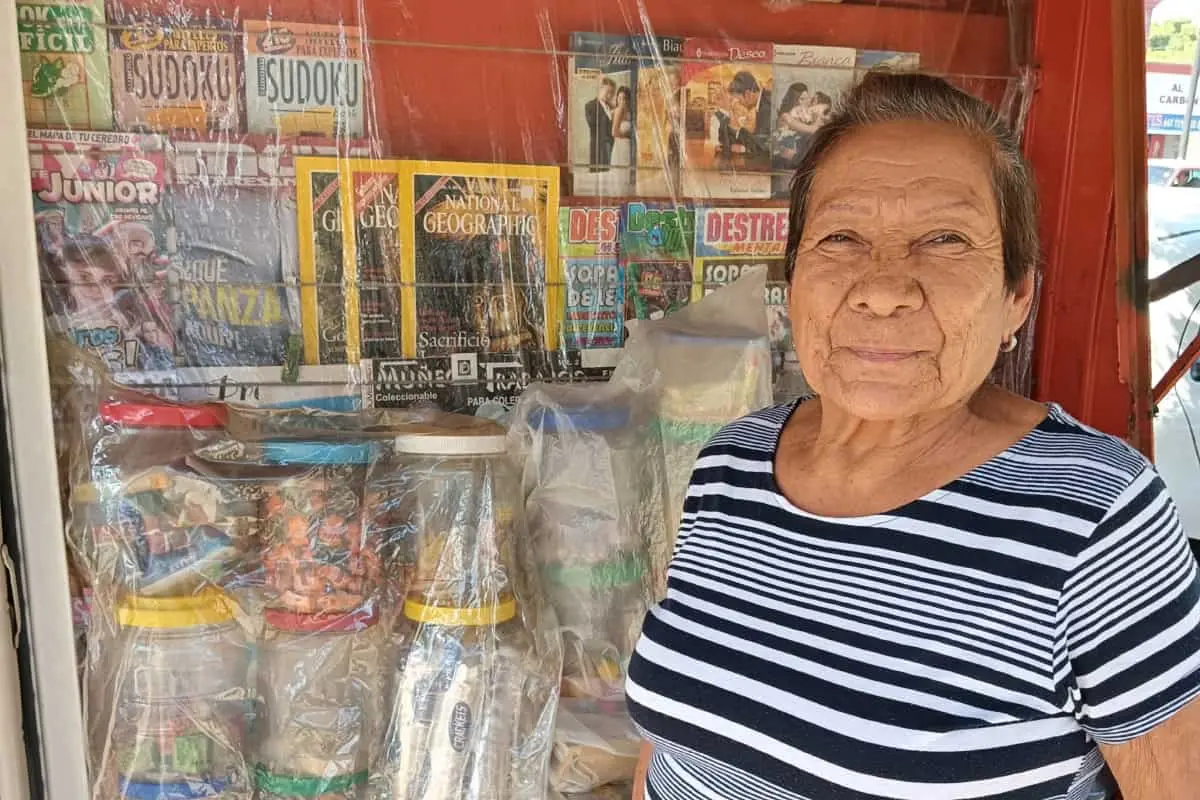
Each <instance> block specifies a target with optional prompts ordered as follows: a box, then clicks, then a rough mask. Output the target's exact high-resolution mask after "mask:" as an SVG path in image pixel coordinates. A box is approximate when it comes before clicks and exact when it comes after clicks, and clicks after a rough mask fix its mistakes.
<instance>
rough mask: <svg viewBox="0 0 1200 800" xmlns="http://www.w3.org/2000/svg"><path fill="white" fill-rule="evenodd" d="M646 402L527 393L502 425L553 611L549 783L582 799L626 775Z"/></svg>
mask: <svg viewBox="0 0 1200 800" xmlns="http://www.w3.org/2000/svg"><path fill="white" fill-rule="evenodd" d="M648 399H650V398H649V397H648V396H646V395H638V394H635V393H633V392H629V391H627V390H625V389H624V388H623V387H622V386H621V385H620V384H618V383H615V382H613V383H610V384H605V385H602V386H601V385H596V386H569V385H561V384H559V385H555V384H534V385H533V386H531V387H529V389H528V390H526V392H525V394H524V395H523V396H522V398H521V401H520V403H519V404H518V405H517V408H516V411H515V413H514V415H513V421H512V424H511V426H510V432H509V436H510V441H511V443H512V445H511V447H512V451H513V453H514V456H515V457H516V458H518V459H519V460H520V462H521V464H522V465H523V476H524V478H523V484H524V495H525V507H526V512H527V515H528V517H529V526H530V534H531V537H532V542H533V552H534V554H535V558H536V560H537V567H538V570H539V571H540V573H541V576H542V584H543V586H544V589H545V591H546V594H547V597H548V599H549V602H550V604H551V605H552V606H553V607H554V610H555V612H556V613H557V617H558V622H559V625H560V628H559V632H560V634H561V637H562V646H563V672H562V696H563V699H562V701H561V703H560V706H559V716H558V720H557V724H556V728H555V743H554V763H553V769H552V772H551V780H550V784H551V786H552V787H553V788H554V789H557V790H561V791H572V792H580V791H585V790H590V789H593V788H596V787H598V786H602V785H605V784H609V783H614V782H619V781H628V780H629V779H631V778H632V777H633V767H634V765H635V763H636V758H637V747H638V745H637V736H636V734H634V733H633V730H632V724H631V722H630V721H629V718H628V715H627V713H626V711H625V707H624V683H625V674H626V670H627V668H628V665H629V659H630V657H631V656H632V654H633V647H634V644H635V643H636V641H637V637H638V634H639V632H640V631H641V625H642V620H643V618H644V617H645V614H646V611H647V610H648V608H649V605H650V596H651V582H650V581H651V576H650V563H649V551H648V547H647V541H646V538H645V536H644V533H643V526H642V524H641V523H642V518H641V514H640V511H639V505H640V502H641V494H642V491H643V489H644V488H647V487H652V486H655V485H656V484H655V482H653V481H644V480H643V478H644V477H646V476H645V471H644V465H643V464H642V458H643V456H644V453H645V443H646V440H647V437H648V436H649V435H651V433H652V430H653V428H652V419H651V418H650V415H649V413H648V412H649V404H648V403H647V400H648Z"/></svg>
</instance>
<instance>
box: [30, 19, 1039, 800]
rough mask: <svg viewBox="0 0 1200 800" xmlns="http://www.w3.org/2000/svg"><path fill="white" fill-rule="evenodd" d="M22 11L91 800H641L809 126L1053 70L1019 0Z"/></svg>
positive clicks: (791, 385) (1013, 104) (763, 388)
mask: <svg viewBox="0 0 1200 800" xmlns="http://www.w3.org/2000/svg"><path fill="white" fill-rule="evenodd" d="M16 5H17V12H18V23H19V24H18V31H17V34H18V36H19V45H20V48H21V52H22V78H23V82H24V86H25V94H26V104H25V105H26V108H25V112H26V119H27V120H28V123H29V126H30V131H29V142H28V147H29V159H30V166H31V173H32V184H31V186H30V187H29V188H30V191H31V193H32V196H33V203H34V211H35V218H34V220H33V221H32V224H33V225H34V226H35V228H36V232H37V241H38V269H39V273H40V277H41V280H42V285H43V301H44V302H43V306H44V311H45V320H46V330H47V331H48V333H49V334H50V335H51V337H50V343H51V347H50V354H51V363H50V365H49V367H50V375H51V378H52V384H53V390H54V396H55V409H54V412H55V416H54V419H55V424H56V430H57V435H58V441H57V448H58V450H57V452H58V456H59V462H60V469H61V477H62V483H61V493H60V494H61V498H62V502H63V505H64V508H65V509H66V510H67V512H68V513H67V518H68V527H67V531H66V532H65V534H66V535H65V538H66V542H67V545H68V552H69V556H70V560H71V567H72V576H73V585H72V586H71V587H70V591H71V592H72V596H73V599H74V601H75V605H74V608H75V609H76V612H77V626H76V632H77V636H78V638H79V640H80V650H81V663H82V665H83V666H82V672H83V676H82V678H83V680H84V683H85V687H86V691H85V696H86V698H87V707H86V709H84V713H85V714H86V717H87V723H88V731H89V742H88V746H89V761H90V767H91V770H92V775H91V778H92V784H93V795H94V797H95V798H96V800H101V798H103V800H110V798H114V797H127V798H141V797H146V798H151V797H153V798H156V800H159V799H160V798H170V800H176V798H185V797H193V796H221V797H233V798H237V797H246V798H252V797H253V798H272V799H273V798H288V799H289V800H293V798H301V797H322V798H327V800H328V799H330V798H337V799H338V800H351V798H352V799H353V800H371V799H373V798H379V800H443V798H444V799H445V800H451V798H453V800H458V798H459V797H461V798H464V800H465V799H466V798H470V799H471V800H524V799H525V798H537V800H541V798H543V797H547V798H551V797H553V798H556V800H557V798H558V797H578V798H581V799H582V798H589V797H590V798H593V799H594V800H609V798H617V797H620V798H625V797H628V795H629V791H630V789H629V786H628V780H629V777H630V775H631V774H632V764H633V762H634V760H635V758H636V747H635V745H636V736H635V734H634V732H633V731H632V730H631V729H630V728H629V726H628V719H627V717H626V716H625V714H624V711H623V707H622V704H623V697H622V690H621V687H622V683H623V680H624V677H625V669H626V665H627V663H628V659H629V657H630V651H631V648H632V646H633V642H634V641H635V640H636V638H637V635H638V631H639V628H640V622H641V619H642V617H643V615H644V610H645V607H646V605H647V603H649V602H651V601H653V600H654V599H656V598H659V597H661V596H662V594H663V592H664V589H665V581H666V567H667V563H668V561H669V559H670V555H671V550H672V543H673V541H674V538H675V534H676V531H677V529H678V525H679V521H680V516H681V513H682V509H683V503H684V492H685V488H686V485H687V482H688V478H689V476H690V473H691V470H692V468H693V466H694V462H695V458H696V455H697V453H698V452H699V450H700V448H701V447H702V446H703V445H704V444H705V443H706V442H707V441H708V440H709V439H710V438H711V436H712V435H713V434H714V433H715V432H716V431H717V430H718V429H719V428H720V426H721V425H723V424H724V423H726V422H728V421H729V420H732V419H734V418H736V417H737V416H740V415H742V414H744V413H746V412H749V411H752V410H754V409H756V408H759V407H762V406H764V405H767V404H769V403H770V402H772V400H774V401H779V402H781V401H786V400H789V399H791V398H794V397H796V396H798V395H801V394H806V393H808V392H809V388H808V386H807V384H806V382H805V380H804V376H803V374H802V372H801V370H800V368H799V362H798V360H797V358H796V356H795V353H794V352H793V342H792V336H791V331H790V328H789V321H788V307H789V301H790V294H789V292H790V289H789V287H788V286H787V285H786V282H785V280H784V275H785V272H786V270H785V264H784V250H785V244H786V239H787V229H788V226H789V225H790V223H791V220H790V218H789V214H788V202H789V201H788V190H789V186H790V179H791V174H792V170H793V169H794V168H795V165H796V164H797V163H798V162H799V159H800V158H801V157H802V156H803V154H804V152H805V149H806V148H807V147H808V143H809V142H810V140H811V137H812V135H813V133H814V132H815V131H816V130H817V129H819V127H820V126H821V125H822V124H823V123H824V121H825V120H826V119H827V118H828V115H829V114H830V113H831V111H832V109H834V108H836V105H837V102H838V99H839V97H840V96H841V95H842V93H844V92H845V91H846V90H847V89H848V88H850V87H851V86H853V85H854V84H855V82H856V81H858V80H861V78H862V76H863V75H864V74H865V73H866V72H867V71H869V70H871V69H885V70H913V69H923V70H927V71H930V72H933V73H936V74H939V75H944V76H946V77H947V78H948V79H949V80H951V81H952V82H954V83H955V84H956V85H958V86H960V87H962V88H964V89H966V90H968V91H971V92H974V93H976V94H979V95H980V96H982V97H984V98H985V99H987V100H988V101H989V102H992V103H993V104H995V105H996V107H997V108H999V109H1000V110H1001V112H1002V113H1003V114H1004V115H1005V116H1006V117H1007V118H1008V119H1010V120H1011V121H1012V122H1013V123H1014V125H1016V126H1017V127H1020V125H1022V124H1023V120H1024V118H1025V111H1026V109H1027V107H1028V101H1029V98H1030V96H1031V87H1032V85H1033V83H1032V80H1031V75H1032V70H1031V67H1030V65H1029V64H1028V63H1027V59H1026V54H1027V53H1028V47H1027V44H1028V30H1027V24H1026V23H1027V18H1028V16H1027V14H1025V9H1026V5H1027V4H1026V3H1024V2H1016V0H1009V1H1008V2H1004V1H1003V0H896V2H888V1H887V0H871V1H870V2H859V1H858V0H843V1H842V2H798V1H796V0H750V1H749V2H740V3H728V2H719V1H718V0H689V1H688V2H684V0H613V1H612V2H591V3H588V2H579V1H578V0H510V2H503V3H496V2H487V1H486V0H453V1H452V2H448V3H431V2H411V1H410V0H398V1H393V2H376V1H375V0H333V2H324V3H315V2H310V1H309V0H295V1H294V2H291V1H289V2H287V3H282V2H278V1H277V0H170V1H169V2H168V0H107V2H105V1H104V0H17V4H16ZM1031 331H1032V325H1030V326H1028V327H1027V328H1026V330H1025V331H1024V332H1022V334H1021V337H1020V348H1019V349H1018V350H1017V351H1016V352H1015V353H1013V354H1010V355H1007V356H1005V357H1004V360H1003V362H1002V363H1001V364H999V365H998V369H997V371H996V379H997V380H999V381H1001V382H1002V383H1004V384H1005V385H1006V386H1009V387H1010V388H1014V389H1016V390H1017V391H1022V392H1027V391H1028V388H1029V385H1030V362H1031V358H1032V352H1033V342H1032V334H1031ZM450 412H454V413H456V414H459V415H461V416H451V415H450ZM67 590H68V589H67V587H64V591H67ZM218 661H219V662H220V663H219V664H218V663H217V662H218ZM200 664H204V665H207V666H206V668H205V670H204V671H203V674H202V675H201V674H197V673H196V672H195V670H193V669H192V667H193V666H196V665H200ZM560 695H561V702H560Z"/></svg>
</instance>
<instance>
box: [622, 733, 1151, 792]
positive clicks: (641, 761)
mask: <svg viewBox="0 0 1200 800" xmlns="http://www.w3.org/2000/svg"><path fill="white" fill-rule="evenodd" d="M652 755H654V745H652V744H650V743H649V742H642V752H641V755H639V756H638V763H637V769H635V770H634V771H633V800H646V772H647V770H649V769H650V756H652ZM1130 800H1137V799H1136V798H1130Z"/></svg>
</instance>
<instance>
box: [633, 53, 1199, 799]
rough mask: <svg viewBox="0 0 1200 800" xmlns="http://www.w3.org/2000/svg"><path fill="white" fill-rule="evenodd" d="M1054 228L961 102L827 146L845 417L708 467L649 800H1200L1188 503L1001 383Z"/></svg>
mask: <svg viewBox="0 0 1200 800" xmlns="http://www.w3.org/2000/svg"><path fill="white" fill-rule="evenodd" d="M1036 226H1037V220H1036V203H1035V199H1034V188H1033V185H1032V181H1031V178H1030V173H1029V168H1028V166H1027V164H1026V163H1025V161H1024V160H1023V159H1022V157H1021V154H1020V151H1019V149H1018V146H1017V141H1016V139H1015V138H1014V136H1013V134H1012V133H1011V132H1010V131H1009V130H1008V129H1007V128H1006V127H1005V126H1004V124H1003V123H1002V122H1001V121H1000V120H999V119H998V118H997V116H996V115H995V113H994V112H993V111H992V110H991V109H990V108H989V107H988V106H987V105H986V104H984V103H983V102H981V101H979V100H976V99H974V98H972V97H970V96H968V95H965V94H963V93H961V92H959V91H958V90H956V89H954V88H953V87H951V86H950V85H949V84H947V83H945V82H943V81H941V80H939V79H937V78H932V77H928V76H920V75H887V74H877V75H872V76H869V77H868V78H867V80H866V81H865V82H864V83H863V84H862V85H861V86H860V87H859V88H858V89H856V90H855V91H853V92H852V93H851V95H850V96H849V97H848V98H847V100H846V101H845V103H844V105H843V107H842V108H841V110H840V111H839V112H838V113H837V114H836V115H835V116H834V117H833V119H832V120H831V122H830V123H829V124H828V125H826V126H825V127H824V128H822V129H821V131H820V132H818V133H817V134H816V136H815V137H814V140H813V143H812V147H811V149H810V151H809V153H808V155H807V156H806V158H805V159H804V161H803V162H802V164H801V166H800V168H799V170H798V172H797V174H796V177H795V180H794V183H793V190H792V211H791V236H790V239H789V242H788V265H789V270H790V273H789V275H790V281H791V308H790V314H791V321H792V328H793V332H794V336H795V346H796V350H797V353H798V356H799V359H800V363H801V365H802V366H803V368H804V372H805V375H806V376H807V378H808V380H809V382H810V383H811V385H812V386H813V388H814V390H815V392H816V394H817V399H814V400H810V401H807V402H801V403H790V404H787V405H784V406H780V407H777V408H772V409H768V410H765V411H762V412H759V413H756V414H753V415H751V416H750V417H747V418H745V419H742V420H740V421H738V422H735V423H733V424H732V425H730V426H728V427H727V428H726V429H725V430H724V431H723V432H721V433H720V434H718V436H717V437H716V438H715V439H714V440H713V441H712V442H711V443H710V444H709V445H708V446H707V447H706V448H705V449H704V451H703V452H702V454H701V455H700V458H699V461H698V463H697V465H696V470H695V473H694V476H693V478H692V484H691V487H690V490H689V492H688V495H687V501H686V505H685V513H684V517H683V523H682V526H681V530H680V532H679V539H678V544H677V546H676V550H675V555H674V559H673V561H672V563H671V567H670V572H669V583H668V591H667V597H666V599H665V600H663V601H662V603H661V604H660V605H658V606H657V607H656V608H655V609H654V610H653V611H652V612H651V613H650V615H649V616H648V617H647V619H646V623H645V629H644V633H643V636H642V639H641V641H640V642H639V644H638V646H637V651H636V654H635V656H634V659H633V662H632V664H631V666H630V671H629V684H628V698H629V705H630V709H631V712H632V714H633V717H634V719H635V720H636V722H637V723H638V725H639V727H640V728H641V730H642V732H643V734H644V736H645V739H646V745H645V746H644V748H643V760H642V765H641V766H642V770H641V771H640V773H639V778H638V787H637V788H638V792H639V793H643V796H644V797H646V798H651V799H652V800H851V799H853V800H874V799H875V798H907V800H958V799H959V798H995V799H997V800H998V799H999V798H1005V800H1048V798H1063V799H1064V800H1068V799H1069V800H1076V799H1078V800H1083V798H1089V797H1098V796H1103V790H1102V789H1100V788H1099V786H1098V781H1099V776H1100V775H1101V774H1103V773H1104V767H1105V764H1106V762H1107V765H1108V766H1109V767H1110V768H1111V771H1112V774H1113V775H1114V776H1115V778H1116V780H1117V782H1118V783H1119V784H1120V788H1121V790H1122V792H1123V794H1124V797H1125V798H1126V800H1185V798H1186V799H1187V800H1195V798H1197V797H1200V701H1197V700H1195V698H1196V697H1197V696H1198V695H1200V580H1198V578H1197V568H1196V564H1195V562H1194V561H1193V559H1192V557H1191V554H1190V552H1189V550H1188V544H1187V541H1186V539H1185V537H1184V533H1183V531H1182V530H1181V528H1180V524H1179V520H1178V519H1177V517H1176V512H1175V508H1174V506H1173V504H1172V502H1171V499H1170V498H1169V497H1168V496H1167V492H1166V489H1165V488H1164V486H1163V483H1162V481H1161V480H1160V479H1159V477H1158V476H1157V474H1156V473H1155V471H1154V469H1153V467H1152V466H1151V465H1150V464H1149V463H1147V462H1146V460H1145V459H1144V458H1142V457H1141V456H1140V455H1139V454H1138V453H1137V452H1135V451H1134V450H1132V449H1130V448H1129V447H1128V446H1126V445H1125V444H1123V443H1122V442H1120V441H1119V440H1117V439H1114V438H1112V437H1110V436H1107V435H1105V434H1102V433H1099V432H1097V431H1094V430H1092V429H1090V428H1088V427H1086V426H1084V425H1082V424H1081V423H1079V422H1078V421H1076V420H1075V419H1073V418H1072V417H1071V416H1070V415H1068V414H1067V413H1066V412H1065V411H1064V410H1063V409H1062V408H1060V407H1058V406H1056V405H1053V404H1051V405H1049V406H1046V405H1042V404H1039V403H1034V402H1031V401H1029V400H1026V399H1024V398H1022V397H1018V396H1016V395H1013V394H1010V393H1008V392H1006V391H1004V390H1002V389H1000V388H998V387H997V386H995V385H992V384H990V383H988V375H989V373H990V372H991V371H992V369H993V367H994V365H995V363H996V360H997V356H998V353H1007V352H1011V351H1012V350H1013V349H1014V348H1015V347H1016V343H1017V335H1018V330H1019V329H1020V328H1021V326H1022V324H1023V323H1024V322H1025V321H1026V319H1027V318H1028V315H1029V309H1030V304H1031V302H1032V298H1033V292H1034V278H1035V275H1034V273H1035V267H1036V262H1037V251H1038V243H1037V236H1036ZM1098 235H1099V234H1098ZM1077 266H1081V265H1077Z"/></svg>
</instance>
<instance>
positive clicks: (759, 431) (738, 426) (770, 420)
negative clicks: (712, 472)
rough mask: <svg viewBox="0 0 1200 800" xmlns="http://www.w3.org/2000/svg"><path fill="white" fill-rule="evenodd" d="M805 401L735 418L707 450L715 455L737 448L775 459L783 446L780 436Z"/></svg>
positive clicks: (779, 405)
mask: <svg viewBox="0 0 1200 800" xmlns="http://www.w3.org/2000/svg"><path fill="white" fill-rule="evenodd" d="M801 402H803V401H801V400H791V401H789V402H786V403H780V404H778V405H774V406H768V407H766V408H763V409H760V410H758V411H754V412H751V413H749V414H747V415H745V416H744V417H740V418H738V419H735V420H734V421H733V422H730V423H728V424H727V425H725V426H723V427H722V428H721V429H720V430H719V431H718V432H717V434H716V435H715V436H713V438H712V439H711V440H709V442H708V444H707V445H706V447H705V450H706V451H710V452H711V451H714V450H715V451H719V450H726V449H728V448H731V447H733V448H740V449H742V450H752V451H758V452H762V453H766V454H769V455H771V456H774V453H775V448H776V446H777V445H778V443H779V433H780V431H782V430H783V426H784V425H785V424H786V423H787V421H788V419H789V418H790V417H791V415H792V412H793V411H795V410H796V407H797V406H798V405H800V403H801Z"/></svg>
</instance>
